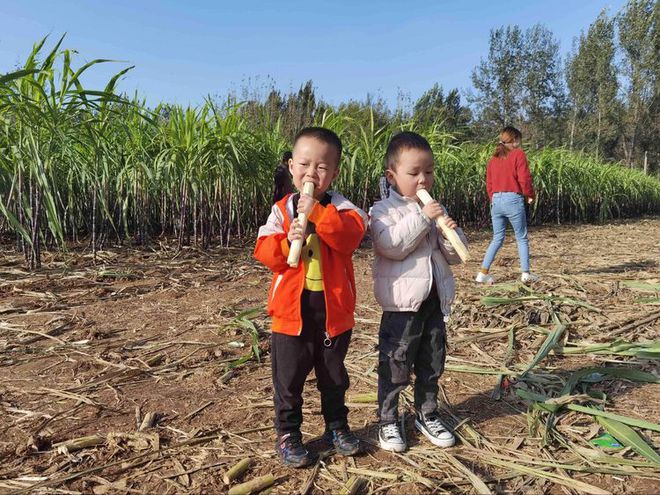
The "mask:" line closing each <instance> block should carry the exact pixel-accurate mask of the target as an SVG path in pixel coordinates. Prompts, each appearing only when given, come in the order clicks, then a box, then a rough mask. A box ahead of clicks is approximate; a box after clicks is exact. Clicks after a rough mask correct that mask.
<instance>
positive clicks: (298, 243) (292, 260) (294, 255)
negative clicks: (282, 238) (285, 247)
mask: <svg viewBox="0 0 660 495" xmlns="http://www.w3.org/2000/svg"><path fill="white" fill-rule="evenodd" d="M302 193H303V194H307V195H308V196H311V195H313V194H314V183H313V182H305V184H303V190H302ZM298 222H300V226H301V227H302V232H303V239H304V237H305V231H306V230H307V215H305V214H304V213H301V214H299V215H298ZM303 239H296V240H295V241H293V242H291V248H290V249H289V257H288V258H287V260H286V262H287V263H288V264H289V266H290V267H291V268H296V267H297V266H298V262H299V261H300V252H301V251H302V245H303Z"/></svg>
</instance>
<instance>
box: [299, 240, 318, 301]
mask: <svg viewBox="0 0 660 495" xmlns="http://www.w3.org/2000/svg"><path fill="white" fill-rule="evenodd" d="M301 257H302V260H303V263H304V264H305V289H307V290H311V291H313V292H320V291H322V290H323V268H322V267H321V241H320V240H319V236H318V235H316V234H309V235H308V236H307V242H306V244H305V245H304V246H303V248H302V256H301Z"/></svg>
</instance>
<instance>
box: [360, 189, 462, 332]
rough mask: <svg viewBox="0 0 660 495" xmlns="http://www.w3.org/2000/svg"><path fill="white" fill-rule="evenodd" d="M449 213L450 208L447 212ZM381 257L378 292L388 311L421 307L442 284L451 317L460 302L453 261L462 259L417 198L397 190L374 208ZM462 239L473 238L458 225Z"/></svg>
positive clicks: (376, 275) (376, 247)
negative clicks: (453, 309)
mask: <svg viewBox="0 0 660 495" xmlns="http://www.w3.org/2000/svg"><path fill="white" fill-rule="evenodd" d="M445 211H446V210H445ZM370 216H371V221H370V229H371V237H372V241H373V246H374V250H375V252H376V258H375V261H374V266H373V278H374V295H375V296H376V300H377V301H378V303H379V304H380V305H381V306H382V308H383V310H384V311H417V310H418V309H419V307H420V306H421V305H422V303H423V302H424V300H425V299H426V298H427V297H428V295H429V293H430V292H431V284H432V283H433V280H435V283H436V289H437V293H438V297H439V298H440V304H441V308H442V313H443V314H444V315H445V319H447V317H448V316H449V314H450V313H451V305H452V303H453V302H454V296H455V288H454V275H453V273H452V271H451V268H450V267H449V265H454V264H458V263H460V261H461V259H460V257H459V256H458V254H457V253H456V251H454V248H453V247H452V246H451V244H450V243H449V241H447V240H446V239H445V238H444V236H443V235H442V233H441V232H440V231H439V230H438V229H437V228H436V225H435V222H434V221H432V220H431V219H430V218H429V217H427V216H426V215H425V214H424V213H423V212H422V208H421V206H420V205H419V204H418V203H417V201H416V200H415V199H410V198H406V197H404V196H401V195H400V194H399V193H398V192H397V191H396V190H395V189H394V188H392V189H390V195H389V197H388V198H386V199H383V200H381V201H377V202H376V203H375V204H374V205H373V207H372V209H371V212H370ZM456 232H457V233H458V235H459V237H460V238H461V240H462V241H463V242H464V243H465V244H466V245H467V240H466V239H465V235H464V234H463V231H462V230H461V229H456Z"/></svg>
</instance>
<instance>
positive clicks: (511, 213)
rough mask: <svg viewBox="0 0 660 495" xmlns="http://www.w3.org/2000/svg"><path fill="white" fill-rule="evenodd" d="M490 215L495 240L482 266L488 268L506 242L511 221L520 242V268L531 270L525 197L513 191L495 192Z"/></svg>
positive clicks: (525, 270) (517, 240) (487, 251)
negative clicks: (508, 225)
mask: <svg viewBox="0 0 660 495" xmlns="http://www.w3.org/2000/svg"><path fill="white" fill-rule="evenodd" d="M490 216H491V219H492V221H493V240H492V241H491V242H490V245H489V246H488V249H487V250H486V256H484V261H483V263H482V264H481V267H482V268H484V269H486V270H488V269H489V268H490V265H491V264H492V263H493V260H494V259H495V255H496V254H497V252H498V251H499V250H500V248H501V247H502V244H503V243H504V234H505V232H506V224H507V222H510V223H511V227H513V232H514V233H515V235H516V242H517V243H518V256H519V257H520V269H521V270H522V271H523V272H528V271H529V243H528V241H527V215H526V213H525V198H524V197H523V196H521V195H520V194H517V193H513V192H499V193H495V194H493V202H492V203H491V207H490Z"/></svg>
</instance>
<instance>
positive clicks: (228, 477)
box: [222, 457, 252, 485]
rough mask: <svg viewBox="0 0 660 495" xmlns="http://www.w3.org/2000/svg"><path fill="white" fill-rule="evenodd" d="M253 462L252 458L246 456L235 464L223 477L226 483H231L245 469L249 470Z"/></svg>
mask: <svg viewBox="0 0 660 495" xmlns="http://www.w3.org/2000/svg"><path fill="white" fill-rule="evenodd" d="M251 464H252V459H250V458H249V457H246V458H245V459H242V460H240V461H239V462H237V463H236V464H234V465H233V466H232V467H231V468H230V469H229V470H228V471H227V472H226V473H225V474H224V476H223V477H222V481H224V483H225V485H229V484H230V483H231V482H232V481H234V480H235V479H237V478H239V477H240V476H241V475H242V474H243V473H244V472H245V471H247V470H248V468H249V467H250V465H251Z"/></svg>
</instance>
